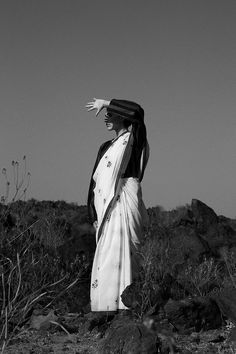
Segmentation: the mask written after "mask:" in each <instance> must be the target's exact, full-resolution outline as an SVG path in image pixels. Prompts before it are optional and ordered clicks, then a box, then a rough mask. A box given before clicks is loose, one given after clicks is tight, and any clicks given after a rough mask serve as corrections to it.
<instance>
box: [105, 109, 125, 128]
mask: <svg viewBox="0 0 236 354" xmlns="http://www.w3.org/2000/svg"><path fill="white" fill-rule="evenodd" d="M104 122H105V124H106V127H107V129H108V130H110V131H111V130H115V131H117V130H120V129H122V128H123V127H124V125H123V119H122V118H121V117H119V116H117V115H115V114H112V113H106V114H105V119H104Z"/></svg>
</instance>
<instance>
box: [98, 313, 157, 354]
mask: <svg viewBox="0 0 236 354" xmlns="http://www.w3.org/2000/svg"><path fill="white" fill-rule="evenodd" d="M157 348H158V339H157V336H156V335H155V334H154V333H152V332H151V331H149V330H148V329H147V328H146V327H145V326H144V325H143V324H142V323H140V322H135V321H134V320H132V319H131V318H127V317H124V318H120V319H119V318H118V319H117V320H114V321H113V322H112V324H111V326H110V328H109V329H108V330H107V332H106V338H105V339H104V340H103V341H102V343H101V346H100V353H103V354H120V353H122V354H154V353H157Z"/></svg>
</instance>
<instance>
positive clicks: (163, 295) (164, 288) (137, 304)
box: [121, 273, 174, 312]
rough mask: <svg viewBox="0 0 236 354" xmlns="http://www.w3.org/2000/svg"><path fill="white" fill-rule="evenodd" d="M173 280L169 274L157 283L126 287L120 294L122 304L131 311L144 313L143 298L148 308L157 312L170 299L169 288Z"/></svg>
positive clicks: (137, 283) (140, 283)
mask: <svg viewBox="0 0 236 354" xmlns="http://www.w3.org/2000/svg"><path fill="white" fill-rule="evenodd" d="M173 283H174V279H173V277H172V276H171V275H170V274H168V273H167V274H165V275H164V277H163V279H162V280H160V282H159V283H157V282H149V283H144V284H143V283H142V282H134V283H132V284H131V285H129V286H127V287H126V288H125V290H124V291H123V293H122V294H121V300H122V302H123V304H124V305H125V306H126V307H128V308H131V309H135V310H141V308H142V311H146V310H147V309H146V308H145V307H144V303H143V298H147V297H148V306H149V307H150V306H151V307H152V308H154V307H155V311H154V312H157V311H158V310H159V309H160V307H162V306H164V305H165V304H166V302H167V301H168V299H169V298H170V293H171V287H172V286H173Z"/></svg>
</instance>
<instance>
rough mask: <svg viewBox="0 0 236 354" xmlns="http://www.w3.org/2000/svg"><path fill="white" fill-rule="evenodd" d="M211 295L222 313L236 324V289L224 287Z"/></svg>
mask: <svg viewBox="0 0 236 354" xmlns="http://www.w3.org/2000/svg"><path fill="white" fill-rule="evenodd" d="M210 296H211V298H212V299H213V300H214V301H215V302H216V303H217V305H218V306H219V308H220V310H221V312H222V314H223V315H224V316H225V317H227V318H228V319H230V320H231V321H233V322H234V323H235V324H236V289H235V288H228V289H223V290H221V291H219V292H218V293H216V294H211V295H210Z"/></svg>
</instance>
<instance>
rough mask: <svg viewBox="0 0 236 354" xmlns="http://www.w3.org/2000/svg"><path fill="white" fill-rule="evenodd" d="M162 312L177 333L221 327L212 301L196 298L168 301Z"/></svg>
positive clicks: (219, 313)
mask: <svg viewBox="0 0 236 354" xmlns="http://www.w3.org/2000/svg"><path fill="white" fill-rule="evenodd" d="M164 310H165V312H166V316H167V318H168V320H169V322H170V323H171V324H172V325H173V326H174V327H175V328H176V330H177V331H178V332H182V333H184V332H188V330H191V331H196V332H199V331H200V330H201V329H203V330H209V329H215V328H219V327H220V326H221V325H222V316H221V312H220V309H219V308H218V306H217V304H216V302H215V301H214V300H213V299H209V298H206V297H198V298H194V299H184V300H180V301H173V300H169V301H168V303H167V304H166V305H165V307H164Z"/></svg>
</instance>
